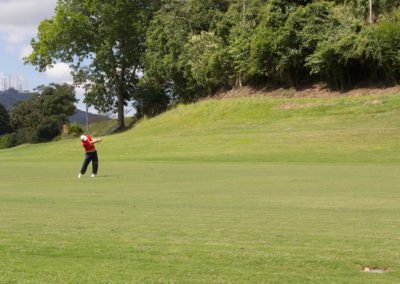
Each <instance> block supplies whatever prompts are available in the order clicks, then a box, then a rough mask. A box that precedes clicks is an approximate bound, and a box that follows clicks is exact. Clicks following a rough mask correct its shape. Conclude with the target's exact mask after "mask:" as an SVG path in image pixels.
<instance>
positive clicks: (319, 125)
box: [0, 96, 400, 283]
mask: <svg viewBox="0 0 400 284" xmlns="http://www.w3.org/2000/svg"><path fill="white" fill-rule="evenodd" d="M311 101H312V103H311ZM290 104H291V105H288V101H287V100H284V99H266V98H250V99H233V100H225V101H207V102H202V103H200V104H197V105H192V106H187V107H179V108H177V109H175V110H173V111H171V112H169V113H167V114H165V115H163V116H160V117H158V118H156V119H154V120H149V121H145V122H142V123H141V124H139V125H138V126H137V127H136V128H134V129H133V130H131V131H129V132H126V133H123V134H119V135H113V136H109V137H107V138H106V140H105V141H104V142H103V144H101V145H99V146H98V149H99V154H100V159H101V167H100V175H99V177H98V178H96V179H91V178H90V177H84V178H83V179H81V180H78V179H77V178H76V175H77V173H78V170H79V167H80V165H81V162H82V158H83V157H82V153H81V152H82V150H81V149H80V143H79V141H62V142H56V143H50V144H43V145H30V146H23V147H19V148H16V149H11V150H7V151H0V180H1V183H0V258H1V261H0V283H3V282H4V283H127V282H130V283H131V282H145V283H166V282H175V283H182V282H184V283H185V282H186V283H199V282H200V283H215V282H217V283H232V282H234V283H243V282H248V283H397V282H398V279H400V270H399V268H400V235H399V228H400V190H399V186H400V168H399V166H398V163H399V162H400V155H399V154H400V152H399V148H400V147H399V146H400V145H399V143H398V139H399V138H398V137H399V132H400V130H399V128H398V123H399V122H400V111H399V109H400V98H398V97H397V96H386V97H379V98H376V97H359V98H329V99H314V100H312V99H293V100H290ZM288 106H289V107H288ZM222 110H223V111H222ZM218 113H219V114H218ZM363 266H371V267H382V268H387V269H388V272H387V273H384V274H367V273H364V272H361V269H362V267H363Z"/></svg>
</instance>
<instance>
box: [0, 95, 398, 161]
mask: <svg viewBox="0 0 400 284" xmlns="http://www.w3.org/2000/svg"><path fill="white" fill-rule="evenodd" d="M399 124H400V97H399V96H398V95H397V94H394V93H393V94H386V95H379V96H375V95H367V96H333V97H321V98H307V97H306V98H282V97H281V98H271V97H263V96H254V97H239V98H228V99H222V100H218V99H209V100H204V101H201V102H199V103H196V104H192V105H180V106H178V107H177V108H175V109H173V110H171V111H169V112H166V113H164V114H162V115H160V116H158V117H156V118H153V119H149V120H143V121H141V122H140V123H138V124H137V125H136V127H135V128H133V129H132V130H129V131H127V132H125V133H121V134H117V135H112V136H108V137H106V140H105V141H104V142H103V143H102V144H101V146H99V149H100V151H101V155H102V157H104V158H106V159H109V160H150V161H248V162H256V161H257V162H278V163H279V162H295V163H315V162H329V163H340V162H344V163H358V162H368V163H375V162H380V163H393V162H399V161H400V155H398V154H400V150H399V149H400V147H399V143H398V137H399V135H400V128H399ZM53 151H58V152H59V153H58V155H59V156H60V157H62V158H63V159H68V160H69V159H79V157H80V154H81V153H80V146H79V143H78V142H77V141H63V142H57V143H51V144H43V145H26V146H22V147H18V148H16V149H12V150H7V151H2V152H1V156H0V157H1V158H3V159H4V158H7V159H14V158H15V157H16V156H15V154H21V155H23V156H24V157H25V158H29V157H34V156H41V157H45V156H47V155H53V154H52V153H53ZM17 156H18V155H17Z"/></svg>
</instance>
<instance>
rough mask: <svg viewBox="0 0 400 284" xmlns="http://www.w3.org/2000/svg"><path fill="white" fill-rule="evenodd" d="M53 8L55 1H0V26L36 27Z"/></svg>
mask: <svg viewBox="0 0 400 284" xmlns="http://www.w3.org/2000/svg"><path fill="white" fill-rule="evenodd" d="M55 6H56V0H40V1H37V0H0V25H11V26H24V27H26V26H37V25H38V24H39V23H40V21H42V20H43V19H44V18H50V17H51V16H52V15H53V14H54V8H55Z"/></svg>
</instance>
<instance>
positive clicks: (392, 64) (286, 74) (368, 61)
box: [143, 0, 400, 102]
mask: <svg viewBox="0 0 400 284" xmlns="http://www.w3.org/2000/svg"><path fill="white" fill-rule="evenodd" d="M399 5H400V3H399V2H398V1H396V0H377V1H373V10H372V12H373V13H372V16H373V17H372V18H371V19H372V22H370V14H369V1H368V0H350V1H344V0H343V1H340V0H336V1H311V0H303V1H294V0H269V1H266V0H232V1H212V0H188V1H178V0H174V1H166V3H165V4H164V5H163V6H162V8H161V9H160V10H159V11H158V13H157V14H156V15H155V17H154V19H153V20H152V22H151V24H150V28H149V29H148V33H147V41H146V44H147V51H146V54H145V69H144V71H145V75H144V77H143V78H144V81H145V82H151V84H152V85H151V87H152V88H153V89H157V90H158V91H157V92H156V93H157V94H159V96H161V97H165V96H168V97H170V99H171V100H172V101H173V102H190V101H193V100H196V99H197V98H199V97H201V96H206V95H211V94H213V93H214V92H215V91H216V90H219V89H223V88H232V87H235V86H241V85H243V84H252V83H257V84H264V85H265V84H279V85H287V86H296V85H298V84H302V83H304V82H313V81H322V82H326V83H328V84H329V85H331V86H332V87H334V88H344V87H350V86H353V85H355V84H357V83H360V82H377V81H379V82H384V83H390V84H391V83H397V82H398V81H399V79H400V10H399ZM154 94H155V93H153V96H152V97H151V100H155V98H154ZM165 102H167V101H166V100H165Z"/></svg>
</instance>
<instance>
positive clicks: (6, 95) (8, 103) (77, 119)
mask: <svg viewBox="0 0 400 284" xmlns="http://www.w3.org/2000/svg"><path fill="white" fill-rule="evenodd" d="M32 95H33V94H32V93H20V92H18V91H17V90H15V89H9V90H7V91H4V92H0V104H2V105H3V106H4V107H5V108H6V109H7V110H10V109H11V108H12V106H13V105H15V104H16V103H17V102H19V101H24V100H27V99H29V98H30V97H31V96H32ZM105 119H108V118H107V117H105V116H103V115H98V114H93V113H89V121H90V123H93V122H96V121H100V120H105ZM69 120H70V121H71V122H74V123H80V124H85V123H86V112H85V111H82V110H80V109H76V112H75V114H74V115H72V116H70V117H69Z"/></svg>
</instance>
